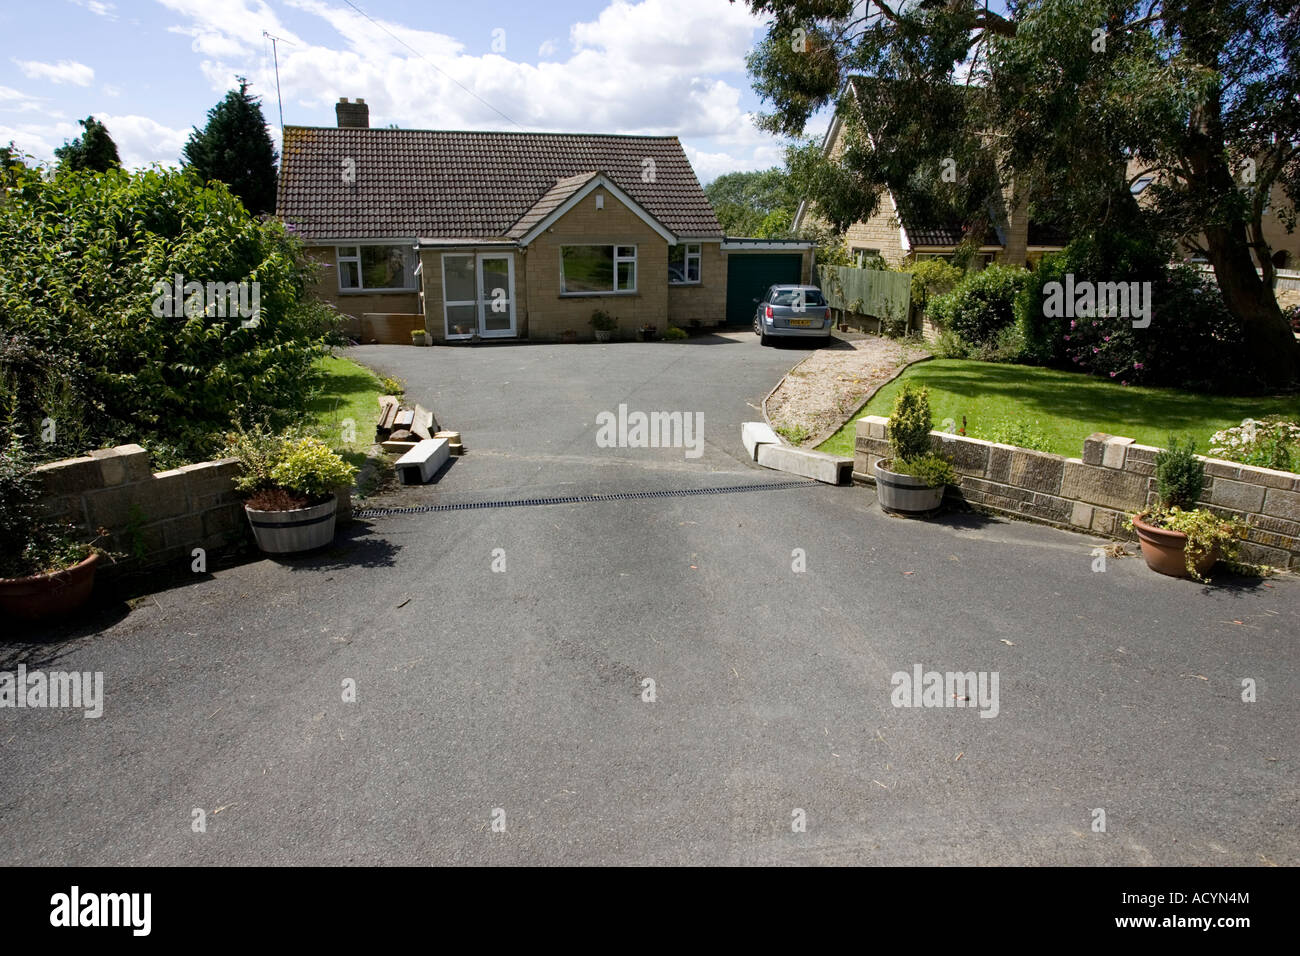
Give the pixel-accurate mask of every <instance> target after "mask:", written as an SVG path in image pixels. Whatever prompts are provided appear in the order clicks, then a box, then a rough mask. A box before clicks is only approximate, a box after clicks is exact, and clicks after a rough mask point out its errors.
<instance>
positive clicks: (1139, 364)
mask: <svg viewBox="0 0 1300 956" xmlns="http://www.w3.org/2000/svg"><path fill="white" fill-rule="evenodd" d="M1133 367H1134V368H1138V369H1140V368H1141V367H1142V363H1141V362H1134V363H1133Z"/></svg>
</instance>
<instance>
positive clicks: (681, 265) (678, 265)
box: [668, 242, 700, 285]
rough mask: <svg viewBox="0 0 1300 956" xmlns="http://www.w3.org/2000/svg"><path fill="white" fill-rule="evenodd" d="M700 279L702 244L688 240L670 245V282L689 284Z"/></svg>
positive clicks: (671, 283) (670, 283)
mask: <svg viewBox="0 0 1300 956" xmlns="http://www.w3.org/2000/svg"><path fill="white" fill-rule="evenodd" d="M699 281H700V244H699V243H698V242H688V243H685V244H683V245H680V246H669V247H668V284H669V285H688V284H690V283H692V282H699Z"/></svg>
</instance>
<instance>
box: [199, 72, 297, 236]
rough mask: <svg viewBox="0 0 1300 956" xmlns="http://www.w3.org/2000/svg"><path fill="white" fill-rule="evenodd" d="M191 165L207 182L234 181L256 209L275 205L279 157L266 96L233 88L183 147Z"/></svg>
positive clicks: (237, 190) (242, 196)
mask: <svg viewBox="0 0 1300 956" xmlns="http://www.w3.org/2000/svg"><path fill="white" fill-rule="evenodd" d="M183 152H184V156H185V167H186V168H187V169H190V170H192V171H193V172H194V173H195V174H196V175H198V177H199V178H200V179H202V180H203V181H204V182H207V181H209V180H213V179H215V180H217V181H219V182H223V183H225V184H226V185H227V186H229V187H230V191H231V192H232V193H234V194H235V195H236V196H238V197H239V198H240V199H241V200H242V201H243V203H244V205H245V206H246V207H247V208H248V211H249V212H251V213H253V214H254V215H258V214H261V213H267V212H271V211H273V210H274V209H275V178H276V177H275V162H276V160H277V159H278V158H279V157H278V154H277V153H276V150H275V144H274V143H272V142H271V134H270V132H269V131H268V130H267V127H266V118H265V117H264V116H263V115H262V105H261V101H260V100H259V99H258V98H257V97H254V96H252V95H251V94H250V93H249V92H248V81H247V80H245V79H244V78H243V77H242V76H241V77H239V89H238V90H230V91H229V92H228V93H226V95H225V97H223V98H222V100H221V102H220V103H218V104H217V105H216V106H214V107H213V108H212V109H210V110H208V122H207V125H206V126H204V128H203V129H198V128H197V127H195V129H194V132H193V133H191V134H190V138H189V141H188V142H186V144H185V149H184V150H183Z"/></svg>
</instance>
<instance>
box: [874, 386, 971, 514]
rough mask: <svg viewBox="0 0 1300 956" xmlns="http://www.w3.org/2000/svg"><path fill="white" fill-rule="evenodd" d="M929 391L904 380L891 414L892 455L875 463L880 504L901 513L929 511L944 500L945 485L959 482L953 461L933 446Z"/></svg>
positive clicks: (885, 508)
mask: <svg viewBox="0 0 1300 956" xmlns="http://www.w3.org/2000/svg"><path fill="white" fill-rule="evenodd" d="M933 427H934V423H933V421H932V419H931V416H930V392H929V390H928V389H926V388H917V387H916V386H915V385H913V384H912V383H911V382H904V383H903V387H902V388H901V389H900V390H899V392H898V397H897V398H895V399H894V410H893V414H892V415H890V416H889V427H888V437H889V450H890V452H891V454H892V457H890V458H884V459H881V460H880V461H879V462H877V463H876V467H875V475H876V497H878V498H879V499H880V507H881V508H882V509H883V510H885V511H887V512H889V513H891V514H899V515H927V514H931V513H933V512H935V511H937V510H938V509H939V506H940V505H941V504H943V491H944V488H945V486H947V485H952V484H956V483H957V472H956V471H954V470H953V467H952V463H951V462H949V461H948V459H947V458H945V457H943V456H942V455H938V454H936V453H935V452H934V451H932V450H931V448H930V429H931V428H933Z"/></svg>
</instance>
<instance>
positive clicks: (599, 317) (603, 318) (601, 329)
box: [591, 309, 618, 342]
mask: <svg viewBox="0 0 1300 956" xmlns="http://www.w3.org/2000/svg"><path fill="white" fill-rule="evenodd" d="M591 327H592V328H593V329H595V331H596V341H597V342H608V341H609V340H610V339H612V338H613V337H614V332H615V331H616V330H617V329H618V319H616V318H614V317H613V316H612V315H610V314H609V313H608V312H606V311H604V310H603V309H597V310H596V311H595V312H593V313H591Z"/></svg>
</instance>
